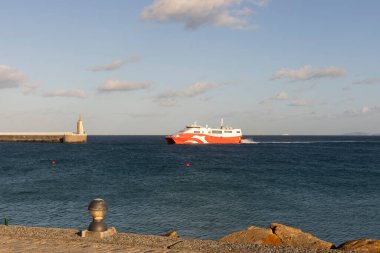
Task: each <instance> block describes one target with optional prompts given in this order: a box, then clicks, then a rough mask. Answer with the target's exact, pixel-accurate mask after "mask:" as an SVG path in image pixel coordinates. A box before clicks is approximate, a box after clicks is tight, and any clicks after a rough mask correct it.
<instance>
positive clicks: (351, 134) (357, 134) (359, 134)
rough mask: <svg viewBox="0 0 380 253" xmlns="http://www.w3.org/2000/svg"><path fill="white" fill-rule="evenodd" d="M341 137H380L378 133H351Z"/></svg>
mask: <svg viewBox="0 0 380 253" xmlns="http://www.w3.org/2000/svg"><path fill="white" fill-rule="evenodd" d="M342 135H345V136H380V133H376V134H369V133H363V132H352V133H345V134H342Z"/></svg>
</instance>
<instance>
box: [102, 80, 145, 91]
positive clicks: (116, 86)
mask: <svg viewBox="0 0 380 253" xmlns="http://www.w3.org/2000/svg"><path fill="white" fill-rule="evenodd" d="M150 86H151V84H150V82H148V81H145V82H136V81H123V80H108V81H106V82H104V83H102V84H101V85H99V86H98V91H99V92H112V91H133V90H143V89H147V88H149V87H150Z"/></svg>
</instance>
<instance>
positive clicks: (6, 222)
mask: <svg viewBox="0 0 380 253" xmlns="http://www.w3.org/2000/svg"><path fill="white" fill-rule="evenodd" d="M4 225H5V226H8V219H7V218H4Z"/></svg>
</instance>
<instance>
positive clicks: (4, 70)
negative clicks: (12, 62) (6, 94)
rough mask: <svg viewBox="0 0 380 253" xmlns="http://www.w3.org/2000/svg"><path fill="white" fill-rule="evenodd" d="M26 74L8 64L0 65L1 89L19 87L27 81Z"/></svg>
mask: <svg viewBox="0 0 380 253" xmlns="http://www.w3.org/2000/svg"><path fill="white" fill-rule="evenodd" d="M26 80H27V78H26V76H25V75H24V74H23V73H22V72H20V71H18V70H16V69H12V68H11V67H9V66H7V65H0V89H6V88H18V87H20V86H21V85H22V84H24V83H25V82H26Z"/></svg>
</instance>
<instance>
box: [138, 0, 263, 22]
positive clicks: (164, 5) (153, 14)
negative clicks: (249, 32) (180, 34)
mask: <svg viewBox="0 0 380 253" xmlns="http://www.w3.org/2000/svg"><path fill="white" fill-rule="evenodd" d="M267 2H268V0H191V1H189V0H155V1H154V2H153V3H152V4H151V5H149V6H147V7H145V8H144V10H143V12H142V13H141V19H143V20H154V21H159V22H179V23H183V24H185V27H186V28H188V29H197V28H198V27H200V26H202V25H212V26H217V27H229V28H235V29H243V28H248V27H249V26H250V23H249V22H248V20H247V17H249V16H251V15H252V10H251V9H250V8H248V7H247V6H246V5H245V6H243V7H241V5H243V4H244V3H245V4H249V3H253V4H255V5H257V6H264V5H265V4H266V3H267ZM236 6H237V7H238V8H236V9H234V7H236Z"/></svg>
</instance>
